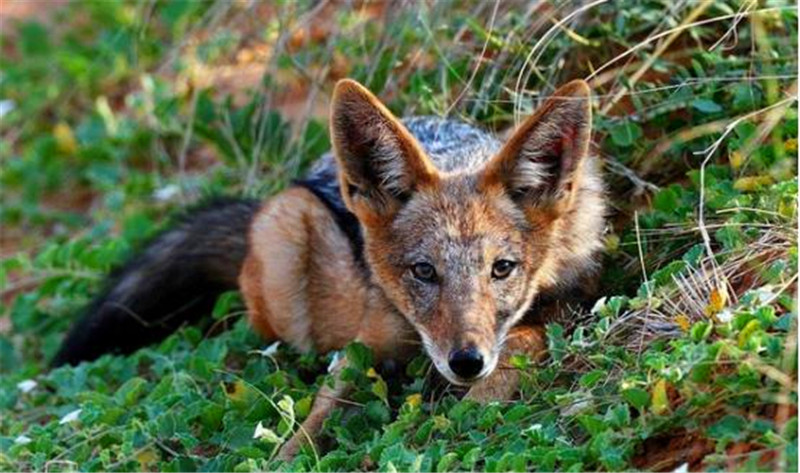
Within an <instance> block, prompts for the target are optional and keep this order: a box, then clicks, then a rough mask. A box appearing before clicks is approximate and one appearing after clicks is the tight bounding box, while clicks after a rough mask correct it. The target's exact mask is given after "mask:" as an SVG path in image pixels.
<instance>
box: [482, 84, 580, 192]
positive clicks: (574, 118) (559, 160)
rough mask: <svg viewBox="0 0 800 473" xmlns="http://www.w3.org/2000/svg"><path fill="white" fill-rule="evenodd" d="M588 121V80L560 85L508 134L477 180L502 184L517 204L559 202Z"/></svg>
mask: <svg viewBox="0 0 800 473" xmlns="http://www.w3.org/2000/svg"><path fill="white" fill-rule="evenodd" d="M591 123H592V108H591V92H590V90H589V86H588V84H587V83H586V82H584V81H582V80H575V81H572V82H570V83H568V84H566V85H564V86H563V87H561V88H559V89H558V90H556V91H555V92H554V93H553V95H552V96H551V97H550V98H549V99H548V100H547V101H546V102H545V103H544V105H542V106H541V107H540V108H539V109H538V110H537V111H536V113H534V114H533V115H532V116H530V117H529V118H528V119H527V120H525V122H524V123H523V124H522V125H520V126H519V128H517V129H516V130H515V131H514V133H512V134H511V138H509V139H508V141H507V142H506V144H505V145H504V146H503V147H502V148H501V150H500V152H499V153H498V154H497V155H496V156H495V157H494V158H492V160H491V161H490V162H489V164H488V165H487V166H486V168H485V170H484V172H483V175H482V177H481V179H482V184H483V185H485V186H496V185H501V186H503V187H504V188H505V190H506V192H508V193H509V194H510V195H512V196H513V198H514V199H515V200H517V201H518V202H519V203H520V204H521V205H523V206H540V205H547V204H555V203H557V202H559V201H562V199H563V198H565V197H568V196H570V195H571V190H572V188H573V184H574V179H575V177H576V170H577V169H578V168H579V165H580V163H581V160H582V159H583V158H584V157H585V156H586V155H587V153H588V150H589V139H590V134H591Z"/></svg>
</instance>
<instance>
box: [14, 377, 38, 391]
mask: <svg viewBox="0 0 800 473" xmlns="http://www.w3.org/2000/svg"><path fill="white" fill-rule="evenodd" d="M36 386H37V383H36V381H34V380H32V379H26V380H25V381H20V382H19V383H17V388H18V389H19V390H20V391H22V392H23V393H25V394H27V393H29V392H31V391H33V389H34V388H35V387H36Z"/></svg>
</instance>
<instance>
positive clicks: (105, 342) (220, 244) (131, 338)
mask: <svg viewBox="0 0 800 473" xmlns="http://www.w3.org/2000/svg"><path fill="white" fill-rule="evenodd" d="M258 207H259V203H258V202H257V201H248V200H223V201H216V202H214V203H212V204H210V205H207V206H204V207H202V208H199V209H197V210H194V211H192V212H189V213H187V214H186V216H184V217H183V218H182V219H180V220H179V221H178V222H177V224H176V225H175V226H173V227H172V228H170V229H169V230H166V231H165V232H163V233H161V234H160V235H159V236H157V237H156V238H155V239H154V240H153V241H152V242H151V243H150V244H149V245H147V247H146V248H145V249H144V250H143V251H142V252H141V253H140V254H139V255H137V256H135V257H133V258H132V259H131V260H130V261H128V262H127V263H126V264H125V265H124V266H122V267H121V268H120V269H118V270H117V271H115V272H114V273H113V274H112V276H111V278H110V283H109V284H108V286H107V287H106V288H105V290H104V291H103V292H102V293H101V294H100V295H99V296H98V297H97V298H96V299H95V300H94V301H93V302H92V303H91V304H90V305H89V307H88V308H87V312H86V313H85V315H84V316H83V317H82V318H81V319H80V320H79V321H78V322H77V323H76V324H75V326H73V327H72V330H71V331H70V332H69V334H68V335H67V337H66V339H65V340H64V342H63V344H62V345H61V348H60V350H59V352H58V354H57V355H56V356H55V358H54V359H53V362H52V364H53V366H60V365H63V364H77V363H79V362H81V361H88V360H93V359H95V358H98V357H99V356H101V355H103V354H105V353H130V352H132V351H134V350H136V349H138V348H140V347H142V346H145V345H147V344H150V343H153V342H156V341H158V340H161V339H163V338H164V337H166V336H167V335H169V334H170V333H172V332H173V331H174V330H176V329H177V328H178V327H179V326H181V325H182V324H184V323H190V322H195V321H197V320H199V319H200V318H201V317H203V316H205V315H208V314H209V313H210V312H211V310H212V309H213V307H214V303H215V301H216V299H217V297H218V296H219V294H221V293H222V292H225V291H227V290H231V289H235V288H236V287H237V277H238V274H239V270H240V268H241V266H242V263H243V261H244V258H245V255H246V252H247V233H248V228H249V226H250V222H251V220H252V219H253V217H254V215H255V213H256V212H257V210H258Z"/></svg>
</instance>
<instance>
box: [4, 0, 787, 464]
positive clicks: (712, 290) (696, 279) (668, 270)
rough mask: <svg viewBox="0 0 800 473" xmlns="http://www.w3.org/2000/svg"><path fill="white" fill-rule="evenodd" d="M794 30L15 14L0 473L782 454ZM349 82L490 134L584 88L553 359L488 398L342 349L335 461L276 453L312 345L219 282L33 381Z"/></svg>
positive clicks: (227, 7) (543, 10)
mask: <svg viewBox="0 0 800 473" xmlns="http://www.w3.org/2000/svg"><path fill="white" fill-rule="evenodd" d="M797 31H798V23H797V7H796V5H795V4H794V2H792V1H789V0H785V1H784V0H725V1H722V0H720V1H710V0H691V1H688V0H679V1H671V0H669V1H668V0H618V1H603V0H599V1H594V2H589V1H552V2H545V1H537V0H526V1H502V2H497V1H491V0H487V1H470V2H455V1H413V2H403V1H386V2H361V1H344V0H337V1H325V0H319V1H310V0H309V1H292V0H283V1H278V0H276V1H269V2H267V1H246V0H242V1H234V0H230V1H228V0H224V1H223V0H218V1H178V0H170V1H155V0H141V1H76V2H66V1H57V0H51V1H44V0H29V1H25V0H14V1H10V0H7V1H4V2H3V3H2V4H0V136H1V137H2V139H1V140H0V193H1V194H0V195H2V204H1V207H0V230H1V232H0V296H1V298H0V469H3V470H44V469H47V470H50V471H56V470H75V469H80V470H139V469H141V470H156V469H157V470H167V471H179V470H195V469H202V470H232V469H236V470H237V471H250V470H258V469H275V468H283V469H294V470H317V471H322V470H325V471H327V470H376V469H379V470H388V471H392V470H419V469H422V470H426V471H428V470H438V471H447V470H487V471H509V470H511V471H525V470H531V469H539V470H572V471H577V470H598V469H601V470H620V469H656V470H668V469H675V468H684V469H692V470H695V469H712V470H713V469H725V470H737V469H738V470H743V471H751V470H784V471H787V470H796V468H797V322H796V298H795V293H796V282H797V103H796V97H797V68H798V63H797V40H798V38H797ZM343 77H352V78H355V79H357V80H359V81H361V82H362V83H364V84H366V85H367V86H368V87H369V88H370V89H371V90H373V91H374V92H375V93H376V94H377V95H379V96H380V97H381V98H382V99H383V100H384V101H385V102H386V103H387V104H389V105H390V108H391V109H392V110H393V111H394V112H396V113H397V114H398V115H419V114H431V115H438V116H449V117H456V118H459V119H462V120H465V121H468V122H471V123H476V124H479V125H481V126H484V127H486V128H489V129H491V130H494V131H496V132H498V133H503V132H504V131H505V130H507V129H509V128H510V127H512V126H513V125H514V124H515V123H517V122H519V121H520V120H521V119H522V118H523V117H524V116H525V115H526V114H527V113H529V112H530V111H531V110H533V109H534V108H535V107H536V105H537V104H538V103H540V101H541V100H542V99H543V98H544V97H546V96H547V95H548V94H549V93H550V92H552V91H553V90H554V89H555V88H556V87H557V86H558V85H560V84H562V83H564V82H566V81H568V80H570V79H574V78H586V79H587V80H588V81H589V82H590V84H591V86H592V89H593V90H594V94H595V104H594V112H595V123H594V126H595V133H594V147H593V151H594V152H595V153H596V154H597V156H599V157H600V158H601V159H602V161H603V163H604V170H605V174H606V176H607V182H608V189H609V194H610V197H611V199H612V202H613V213H612V215H611V216H610V219H609V232H608V237H607V252H606V253H607V254H606V257H605V259H606V264H605V268H606V269H605V274H604V275H603V277H602V279H601V287H602V294H604V295H605V296H604V297H603V298H601V299H600V300H599V301H598V303H597V304H596V305H595V307H594V309H593V310H592V311H591V313H576V314H573V315H574V317H572V318H571V319H570V320H565V321H564V322H563V323H561V324H553V325H551V326H550V327H549V330H548V337H549V343H550V351H551V354H552V356H551V360H550V361H548V362H547V364H546V365H545V366H541V367H537V368H534V367H532V366H530V364H529V363H528V362H527V361H526V360H523V359H519V360H515V366H516V367H517V368H518V369H521V370H524V372H525V373H526V382H525V386H524V388H523V392H522V400H521V401H519V402H515V403H510V404H504V405H492V406H487V407H481V408H478V407H476V406H473V405H470V404H469V403H468V402H463V401H459V400H458V396H457V393H454V392H452V390H450V389H449V388H445V387H443V386H442V385H440V384H438V383H436V382H435V380H434V379H433V378H435V375H434V374H433V373H432V371H431V370H430V367H429V365H428V363H427V361H426V360H425V359H424V358H423V357H420V359H418V360H415V362H414V363H412V364H411V365H410V366H409V367H407V369H405V371H404V372H402V373H399V374H398V373H395V374H394V375H389V374H386V373H382V372H376V371H375V370H371V369H370V366H371V363H370V357H369V354H368V353H366V352H364V350H363V349H362V348H361V347H358V346H353V347H351V348H350V350H351V351H352V354H351V355H352V356H353V357H354V358H355V359H358V360H361V366H362V368H363V370H362V372H360V373H354V374H353V382H354V383H356V384H358V385H359V386H360V387H361V388H362V389H360V390H359V392H358V394H357V395H356V396H355V398H354V405H353V407H351V408H349V409H346V410H342V411H341V412H339V413H338V414H337V415H336V416H335V417H334V418H333V419H332V420H331V421H330V422H328V424H327V425H326V431H325V432H326V436H327V438H328V439H329V444H330V445H329V447H330V448H329V450H327V451H324V452H317V451H313V450H312V449H308V450H306V451H304V452H303V454H301V455H300V456H299V457H298V458H297V459H295V460H294V462H293V463H291V464H288V465H287V464H281V463H279V462H277V461H275V460H274V459H273V456H274V452H275V451H276V448H277V446H279V445H280V442H281V441H282V440H283V439H285V438H286V437H287V435H289V434H290V433H291V431H292V430H293V429H295V428H296V422H297V421H299V420H302V418H303V416H304V415H306V414H307V412H308V408H309V405H310V401H311V396H312V395H313V393H314V392H315V390H316V387H317V386H318V385H319V383H321V382H324V380H325V376H324V372H325V369H324V367H325V366H326V365H327V362H328V358H327V357H326V356H325V355H323V354H321V355H319V356H317V355H313V354H311V355H302V354H299V353H296V352H294V351H293V350H291V349H289V348H287V347H283V346H281V347H278V349H277V350H274V349H267V350H257V349H261V348H264V347H263V343H262V342H260V341H259V340H258V339H257V337H255V336H254V335H252V334H250V333H249V331H248V329H247V327H246V326H245V324H244V322H243V321H241V320H239V319H240V318H241V317H240V315H241V311H242V307H241V305H240V304H239V303H238V301H237V298H236V296H235V294H232V295H227V296H225V297H223V298H221V299H220V302H219V304H218V306H217V308H216V309H215V311H214V314H213V320H212V321H211V323H209V324H208V325H207V326H202V327H190V328H186V329H183V330H181V331H180V332H179V333H178V334H176V335H174V336H172V337H170V338H169V339H167V340H166V341H165V342H164V343H162V344H161V345H158V346H154V347H151V348H147V349H144V350H142V351H140V352H138V353H136V354H134V355H132V356H129V357H104V358H102V359H101V360H98V361H97V362H94V363H89V364H84V365H81V366H80V367H77V368H61V369H58V370H55V371H48V369H47V361H48V359H49V358H50V357H51V356H52V355H53V353H54V351H55V350H56V349H57V347H58V343H59V341H60V339H61V337H62V336H63V334H64V332H65V330H66V329H67V328H68V327H69V325H70V324H71V323H72V322H73V321H74V320H75V317H76V316H77V315H78V314H79V313H80V309H81V307H82V306H83V305H84V304H85V303H86V302H87V301H88V300H89V298H90V297H91V295H92V294H93V293H94V292H95V291H96V290H97V289H98V288H99V287H100V284H101V283H102V281H103V278H104V277H105V275H106V274H107V272H108V271H109V270H110V269H112V268H113V267H114V266H115V265H117V264H119V263H120V262H121V261H123V260H124V258H125V257H126V256H128V255H130V254H131V253H132V252H133V251H135V250H136V249H137V248H139V247H140V246H141V245H142V244H143V243H144V242H145V241H146V240H147V238H149V237H151V236H152V235H153V234H154V233H155V232H157V231H158V230H159V229H160V228H163V227H164V226H165V225H167V222H168V221H169V216H170V215H172V214H174V213H175V212H176V211H178V210H179V209H181V208H184V207H185V206H187V205H190V204H193V203H196V202H198V201H202V199H203V198H205V197H207V196H211V195H220V194H225V195H250V196H260V197H267V196H269V195H271V194H273V193H274V192H276V191H278V190H280V189H281V188H283V187H285V186H286V185H287V184H288V183H289V182H290V181H291V179H293V178H295V177H297V176H299V175H300V174H301V173H302V172H303V171H304V170H305V169H306V168H307V167H308V166H309V164H310V163H311V162H313V161H314V159H316V158H317V157H318V156H319V155H320V154H322V153H323V152H325V151H326V150H327V149H328V145H329V142H328V136H327V129H326V121H327V105H328V100H329V97H330V93H331V90H332V87H333V84H334V83H335V81H336V80H337V79H340V78H343ZM576 321H579V322H580V323H576ZM222 328H228V329H229V330H227V331H223V330H221V329H222ZM220 332H224V333H222V334H220ZM387 386H388V387H389V389H387ZM257 425H261V426H262V430H261V431H260V432H261V435H259V436H257V438H254V432H255V431H256V430H255V429H256V426H257ZM264 429H267V431H268V432H269V434H265V433H264V432H265V430H264Z"/></svg>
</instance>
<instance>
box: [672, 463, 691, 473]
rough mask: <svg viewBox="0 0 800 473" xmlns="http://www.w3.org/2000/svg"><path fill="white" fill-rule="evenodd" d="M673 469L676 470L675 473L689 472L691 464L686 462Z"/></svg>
mask: <svg viewBox="0 0 800 473" xmlns="http://www.w3.org/2000/svg"><path fill="white" fill-rule="evenodd" d="M672 471H673V472H675V473H688V472H689V464H688V463H684V464H683V465H681V466H679V467H678V468H675V469H674V470H672Z"/></svg>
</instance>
